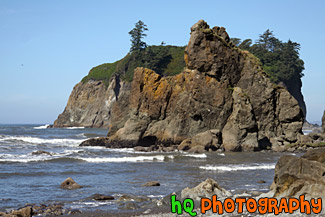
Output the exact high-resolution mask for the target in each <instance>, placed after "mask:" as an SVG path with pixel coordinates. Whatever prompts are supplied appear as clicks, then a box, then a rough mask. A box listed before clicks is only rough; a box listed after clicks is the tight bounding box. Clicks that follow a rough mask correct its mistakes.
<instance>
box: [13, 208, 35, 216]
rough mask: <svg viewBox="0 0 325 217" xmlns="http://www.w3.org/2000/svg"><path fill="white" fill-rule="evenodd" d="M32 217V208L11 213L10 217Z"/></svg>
mask: <svg viewBox="0 0 325 217" xmlns="http://www.w3.org/2000/svg"><path fill="white" fill-rule="evenodd" d="M32 215H33V209H32V208H31V207H30V206H28V207H25V208H21V209H19V210H16V211H12V212H11V213H10V216H17V217H32Z"/></svg>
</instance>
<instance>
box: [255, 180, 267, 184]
mask: <svg viewBox="0 0 325 217" xmlns="http://www.w3.org/2000/svg"><path fill="white" fill-rule="evenodd" d="M257 183H260V184H263V183H266V181H264V180H259V181H257Z"/></svg>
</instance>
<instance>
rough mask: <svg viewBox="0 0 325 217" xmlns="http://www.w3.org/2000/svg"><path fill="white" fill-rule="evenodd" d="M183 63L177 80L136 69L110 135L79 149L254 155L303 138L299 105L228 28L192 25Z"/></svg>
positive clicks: (116, 106) (115, 109)
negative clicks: (236, 41) (234, 39)
mask: <svg viewBox="0 0 325 217" xmlns="http://www.w3.org/2000/svg"><path fill="white" fill-rule="evenodd" d="M184 60H185V64H186V67H185V69H184V70H183V71H182V72H181V73H179V74H177V75H175V76H162V75H160V74H158V73H156V72H154V71H153V70H150V69H147V68H141V67H140V68H136V69H135V70H134V75H133V80H132V82H131V85H130V91H120V92H119V97H118V98H119V99H118V100H115V101H114V103H112V105H111V110H110V124H109V133H108V137H107V138H99V139H91V140H88V141H85V142H84V143H82V144H81V145H102V146H106V147H111V148H114V147H116V148H120V147H137V146H141V147H149V146H154V147H159V146H160V147H171V146H176V147H177V148H178V149H180V150H189V151H191V150H192V151H195V150H198V151H199V150H201V151H202V150H205V151H209V150H212V151H216V150H225V151H256V150H261V149H270V148H272V149H275V150H276V149H277V148H278V147H283V146H285V145H288V144H295V143H297V142H299V141H300V137H301V136H302V126H303V122H304V112H303V111H302V108H301V107H300V106H299V104H298V101H297V100H296V99H295V98H294V97H293V96H292V95H291V94H290V93H289V91H288V90H287V89H286V88H285V87H283V86H281V85H276V84H274V83H272V82H271V80H270V79H269V77H268V75H266V74H265V73H264V72H263V69H262V66H261V64H260V62H259V60H258V59H257V58H256V57H255V56H254V55H252V54H251V53H249V52H248V51H243V50H240V49H238V48H237V47H236V46H234V45H233V44H232V43H231V41H230V38H229V36H228V34H227V32H226V31H225V28H223V27H214V28H212V29H211V28H210V27H209V26H208V24H207V23H206V22H204V21H203V20H200V21H199V22H198V23H196V24H195V25H193V27H192V28H191V37H190V40H189V43H188V45H187V47H186V48H185V54H184ZM113 83H114V82H113Z"/></svg>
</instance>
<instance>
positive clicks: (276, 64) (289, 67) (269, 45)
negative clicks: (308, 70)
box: [231, 29, 305, 85]
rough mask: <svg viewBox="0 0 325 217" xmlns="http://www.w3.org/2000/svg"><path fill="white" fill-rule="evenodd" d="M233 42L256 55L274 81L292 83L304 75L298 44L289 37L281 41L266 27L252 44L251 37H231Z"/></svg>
mask: <svg viewBox="0 0 325 217" xmlns="http://www.w3.org/2000/svg"><path fill="white" fill-rule="evenodd" d="M231 41H232V42H233V44H235V45H236V46H238V47H239V48H240V49H242V50H247V51H249V52H250V53H252V54H254V55H255V56H256V57H258V58H259V59H260V61H261V63H262V65H263V69H264V71H265V72H266V73H267V74H268V75H269V76H270V78H271V80H272V81H273V82H274V83H279V82H283V83H284V84H286V85H287V84H289V83H292V81H295V80H297V79H300V78H302V77H303V76H304V74H303V73H302V71H303V70H304V69H305V68H304V61H303V60H301V59H300V57H299V50H300V44H299V43H297V42H293V41H291V40H290V39H289V40H288V41H287V42H282V41H281V40H279V39H278V38H276V37H275V35H274V34H273V31H270V30H269V29H267V30H266V31H265V32H264V33H263V34H261V35H259V38H258V40H256V41H255V43H254V44H253V41H252V39H245V40H243V41H242V40H241V39H239V38H232V39H231Z"/></svg>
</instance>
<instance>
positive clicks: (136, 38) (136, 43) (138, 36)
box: [129, 20, 148, 52]
mask: <svg viewBox="0 0 325 217" xmlns="http://www.w3.org/2000/svg"><path fill="white" fill-rule="evenodd" d="M144 31H148V28H147V25H146V24H144V23H143V22H142V21H141V20H139V21H138V22H137V23H136V24H135V27H134V28H133V29H132V30H131V31H130V32H129V35H130V36H131V39H130V40H131V48H130V52H133V51H138V50H142V49H144V48H146V47H147V44H146V43H145V42H144V41H142V39H143V38H144V37H145V36H147V34H145V33H144Z"/></svg>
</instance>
